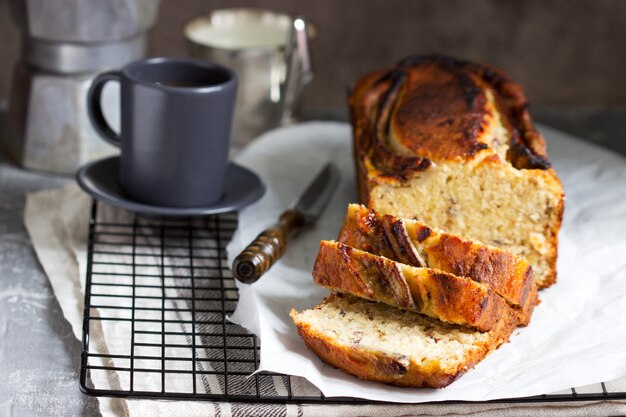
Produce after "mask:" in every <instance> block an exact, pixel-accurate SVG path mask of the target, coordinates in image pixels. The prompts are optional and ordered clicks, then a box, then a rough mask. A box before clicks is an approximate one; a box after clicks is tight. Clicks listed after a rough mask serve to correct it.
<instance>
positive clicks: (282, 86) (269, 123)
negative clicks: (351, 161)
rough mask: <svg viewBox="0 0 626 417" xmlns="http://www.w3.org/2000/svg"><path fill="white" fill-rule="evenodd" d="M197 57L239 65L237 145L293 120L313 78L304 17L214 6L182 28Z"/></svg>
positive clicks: (309, 33) (234, 139) (309, 32)
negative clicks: (302, 95)
mask: <svg viewBox="0 0 626 417" xmlns="http://www.w3.org/2000/svg"><path fill="white" fill-rule="evenodd" d="M183 31H184V35H185V38H186V39H187V41H188V45H189V51H190V53H191V55H192V56H193V57H196V58H203V59H207V60H210V61H213V62H217V63H220V64H222V65H225V66H227V67H230V68H232V69H233V70H235V72H236V73H237V75H238V76H239V91H238V96H237V104H236V106H235V116H234V123H233V135H232V142H233V144H234V145H235V146H242V145H245V144H246V143H249V142H250V141H251V140H252V139H254V138H256V137H257V136H258V135H260V134H261V133H263V132H265V131H267V130H269V129H272V128H274V127H276V126H278V125H280V124H285V123H289V122H292V121H293V120H294V111H295V109H296V107H297V105H298V101H299V98H300V97H301V94H302V91H303V90H304V87H305V86H306V85H307V84H308V83H309V82H310V81H311V80H312V79H313V70H312V66H311V59H310V55H309V37H311V36H314V30H313V29H312V27H311V25H309V24H307V21H306V19H305V18H303V17H300V16H299V17H296V18H291V17H290V16H288V15H286V14H280V13H275V12H272V11H268V10H262V9H250V8H237V9H223V10H216V11H214V12H212V13H211V14H209V15H207V16H201V17H198V18H195V19H193V20H191V21H190V22H189V23H187V24H186V25H185V27H184V30H183Z"/></svg>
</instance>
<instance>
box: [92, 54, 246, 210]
mask: <svg viewBox="0 0 626 417" xmlns="http://www.w3.org/2000/svg"><path fill="white" fill-rule="evenodd" d="M108 81H118V82H119V83H120V84H121V101H122V102H121V121H122V123H121V132H120V134H119V135H117V134H116V133H115V132H113V130H112V129H111V128H110V127H109V125H108V124H107V122H106V121H105V119H104V116H103V114H102V109H101V107H100V97H101V94H102V88H103V87H104V84H105V83H106V82H108ZM236 90H237V78H236V75H235V73H234V72H233V71H232V70H230V69H228V68H226V67H223V66H220V65H216V64H213V63H210V62H207V61H200V60H195V59H188V58H150V59H146V60H142V61H137V62H133V63H131V64H128V65H127V66H125V67H124V68H122V70H121V71H114V72H108V73H104V74H101V75H99V76H98V77H96V79H95V80H94V82H93V84H92V86H91V88H90V89H89V94H88V108H89V116H90V118H91V121H92V123H93V125H94V128H95V129H96V131H98V132H99V133H100V134H101V135H102V137H103V138H104V139H105V140H107V141H108V142H110V143H112V144H114V145H115V146H119V147H120V149H121V154H120V173H119V180H120V185H121V186H122V188H123V189H124V192H125V193H126V194H127V195H128V197H129V198H131V199H134V200H136V201H139V202H142V203H147V204H152V205H157V206H162V207H203V206H207V205H210V204H211V203H214V202H216V201H217V200H219V199H220V197H221V196H222V193H223V185H224V175H225V171H226V167H227V164H228V150H229V145H230V132H231V123H232V116H233V109H234V105H235V95H236Z"/></svg>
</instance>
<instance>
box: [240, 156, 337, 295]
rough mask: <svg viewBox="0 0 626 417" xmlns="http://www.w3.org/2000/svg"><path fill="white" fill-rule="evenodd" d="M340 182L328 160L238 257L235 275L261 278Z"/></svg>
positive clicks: (251, 279) (242, 278)
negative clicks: (304, 188)
mask: <svg viewBox="0 0 626 417" xmlns="http://www.w3.org/2000/svg"><path fill="white" fill-rule="evenodd" d="M338 184H339V169H337V167H336V166H335V165H333V164H330V163H329V164H326V166H324V168H323V169H322V170H321V171H320V173H319V174H317V176H316V177H315V179H314V180H313V182H311V184H310V185H309V186H308V187H307V188H306V190H304V192H303V193H302V194H301V195H300V197H298V198H297V199H296V200H295V201H294V202H293V203H292V204H291V206H290V208H289V209H288V210H287V211H285V212H284V213H283V214H281V215H280V218H279V219H278V223H276V224H275V225H274V226H272V227H270V228H269V229H266V230H264V231H263V232H261V233H260V234H259V235H258V236H257V237H256V239H254V241H252V243H250V244H249V245H248V246H247V247H246V248H245V249H244V250H243V252H241V253H240V254H239V255H238V256H237V257H236V258H235V260H234V261H233V275H234V276H235V278H237V279H238V280H239V281H241V282H245V283H248V284H249V283H252V282H255V281H256V280H258V279H259V278H260V277H261V275H263V274H264V273H265V272H266V271H267V270H268V269H270V268H271V267H272V265H273V264H274V263H275V262H276V261H277V260H278V259H279V258H280V257H281V256H282V255H283V253H284V252H285V248H286V246H287V240H288V239H289V238H290V237H291V236H292V235H293V234H294V233H295V232H296V231H297V230H298V229H300V228H301V227H302V226H303V225H304V224H306V223H310V222H314V221H315V220H317V219H318V218H319V216H320V214H321V213H322V211H324V208H326V206H327V205H328V202H329V201H330V198H331V197H332V195H333V193H334V191H335V189H336V188H337V185H338Z"/></svg>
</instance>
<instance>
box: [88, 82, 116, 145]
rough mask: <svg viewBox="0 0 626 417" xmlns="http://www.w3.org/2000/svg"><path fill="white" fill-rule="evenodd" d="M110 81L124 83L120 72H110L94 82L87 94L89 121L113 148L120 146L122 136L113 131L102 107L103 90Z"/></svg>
mask: <svg viewBox="0 0 626 417" xmlns="http://www.w3.org/2000/svg"><path fill="white" fill-rule="evenodd" d="M109 81H117V82H121V81H122V74H121V73H120V72H119V71H110V72H105V73H102V74H98V76H97V77H96V78H95V79H94V80H93V83H92V84H91V87H89V92H88V93H87V110H88V113H89V119H90V120H91V124H92V125H93V127H94V129H96V131H97V132H98V133H99V134H100V136H102V138H103V139H104V140H106V141H107V142H109V143H110V144H111V145H113V146H117V147H119V146H120V136H119V135H118V134H117V133H115V132H114V131H113V129H111V126H109V124H108V123H107V121H106V119H105V118H104V113H102V105H101V103H100V101H101V100H100V99H101V97H102V89H103V88H104V85H105V84H106V83H107V82H109Z"/></svg>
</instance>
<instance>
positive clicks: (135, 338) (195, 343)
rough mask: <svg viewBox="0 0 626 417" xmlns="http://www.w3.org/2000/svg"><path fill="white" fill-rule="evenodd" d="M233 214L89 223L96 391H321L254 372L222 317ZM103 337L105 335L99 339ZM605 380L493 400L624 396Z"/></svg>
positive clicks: (249, 352)
mask: <svg viewBox="0 0 626 417" xmlns="http://www.w3.org/2000/svg"><path fill="white" fill-rule="evenodd" d="M236 225H237V217H236V215H235V214H232V213H230V214H223V215H217V216H213V217H207V218H202V219H194V220H189V221H156V220H149V219H143V218H141V217H127V220H125V221H117V220H116V221H107V220H103V219H101V218H100V216H98V204H97V203H96V202H94V203H93V206H92V212H91V219H90V224H89V238H88V253H87V279H86V286H85V309H84V322H83V349H82V358H81V372H80V386H81V389H82V391H83V392H85V393H86V394H89V395H95V396H119V397H134V398H161V399H165V398H167V399H195V400H213V401H245V402H283V403H284V402H299V403H315V402H326V403H328V402H333V403H352V404H354V403H364V402H366V401H364V400H360V399H354V398H325V397H324V395H323V394H322V393H321V392H320V391H319V390H317V389H316V388H315V387H314V386H312V385H311V384H309V383H307V382H306V381H305V380H303V379H302V378H296V377H290V376H286V375H276V374H267V373H259V374H255V375H254V376H252V377H250V376H249V375H250V374H251V373H252V372H253V371H254V370H255V369H256V368H257V367H258V364H259V356H260V354H259V352H260V346H259V341H258V339H257V338H256V337H255V336H254V335H253V334H251V333H249V332H248V331H246V330H245V329H243V328H241V327H240V326H237V325H235V324H233V323H231V322H229V321H228V320H227V319H226V315H228V314H230V313H232V312H233V311H234V308H235V306H236V303H237V300H238V295H237V289H236V286H235V284H234V280H233V278H232V275H231V272H230V269H229V265H227V261H226V256H225V251H224V248H225V246H226V244H227V243H228V242H229V240H230V239H231V236H232V234H233V232H234V230H235V228H236ZM105 338H106V344H105V343H104V340H105ZM609 388H610V386H609V387H607V384H604V383H602V384H597V386H592V387H591V388H590V387H585V389H584V390H582V391H580V390H578V391H577V390H576V389H574V388H572V389H571V392H565V393H557V394H550V395H542V396H537V397H530V398H523V399H519V398H517V399H510V400H508V399H507V400H498V401H496V402H520V401H523V402H548V401H550V402H551V401H590V400H606V399H626V392H612V391H611V390H610V389H609Z"/></svg>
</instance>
